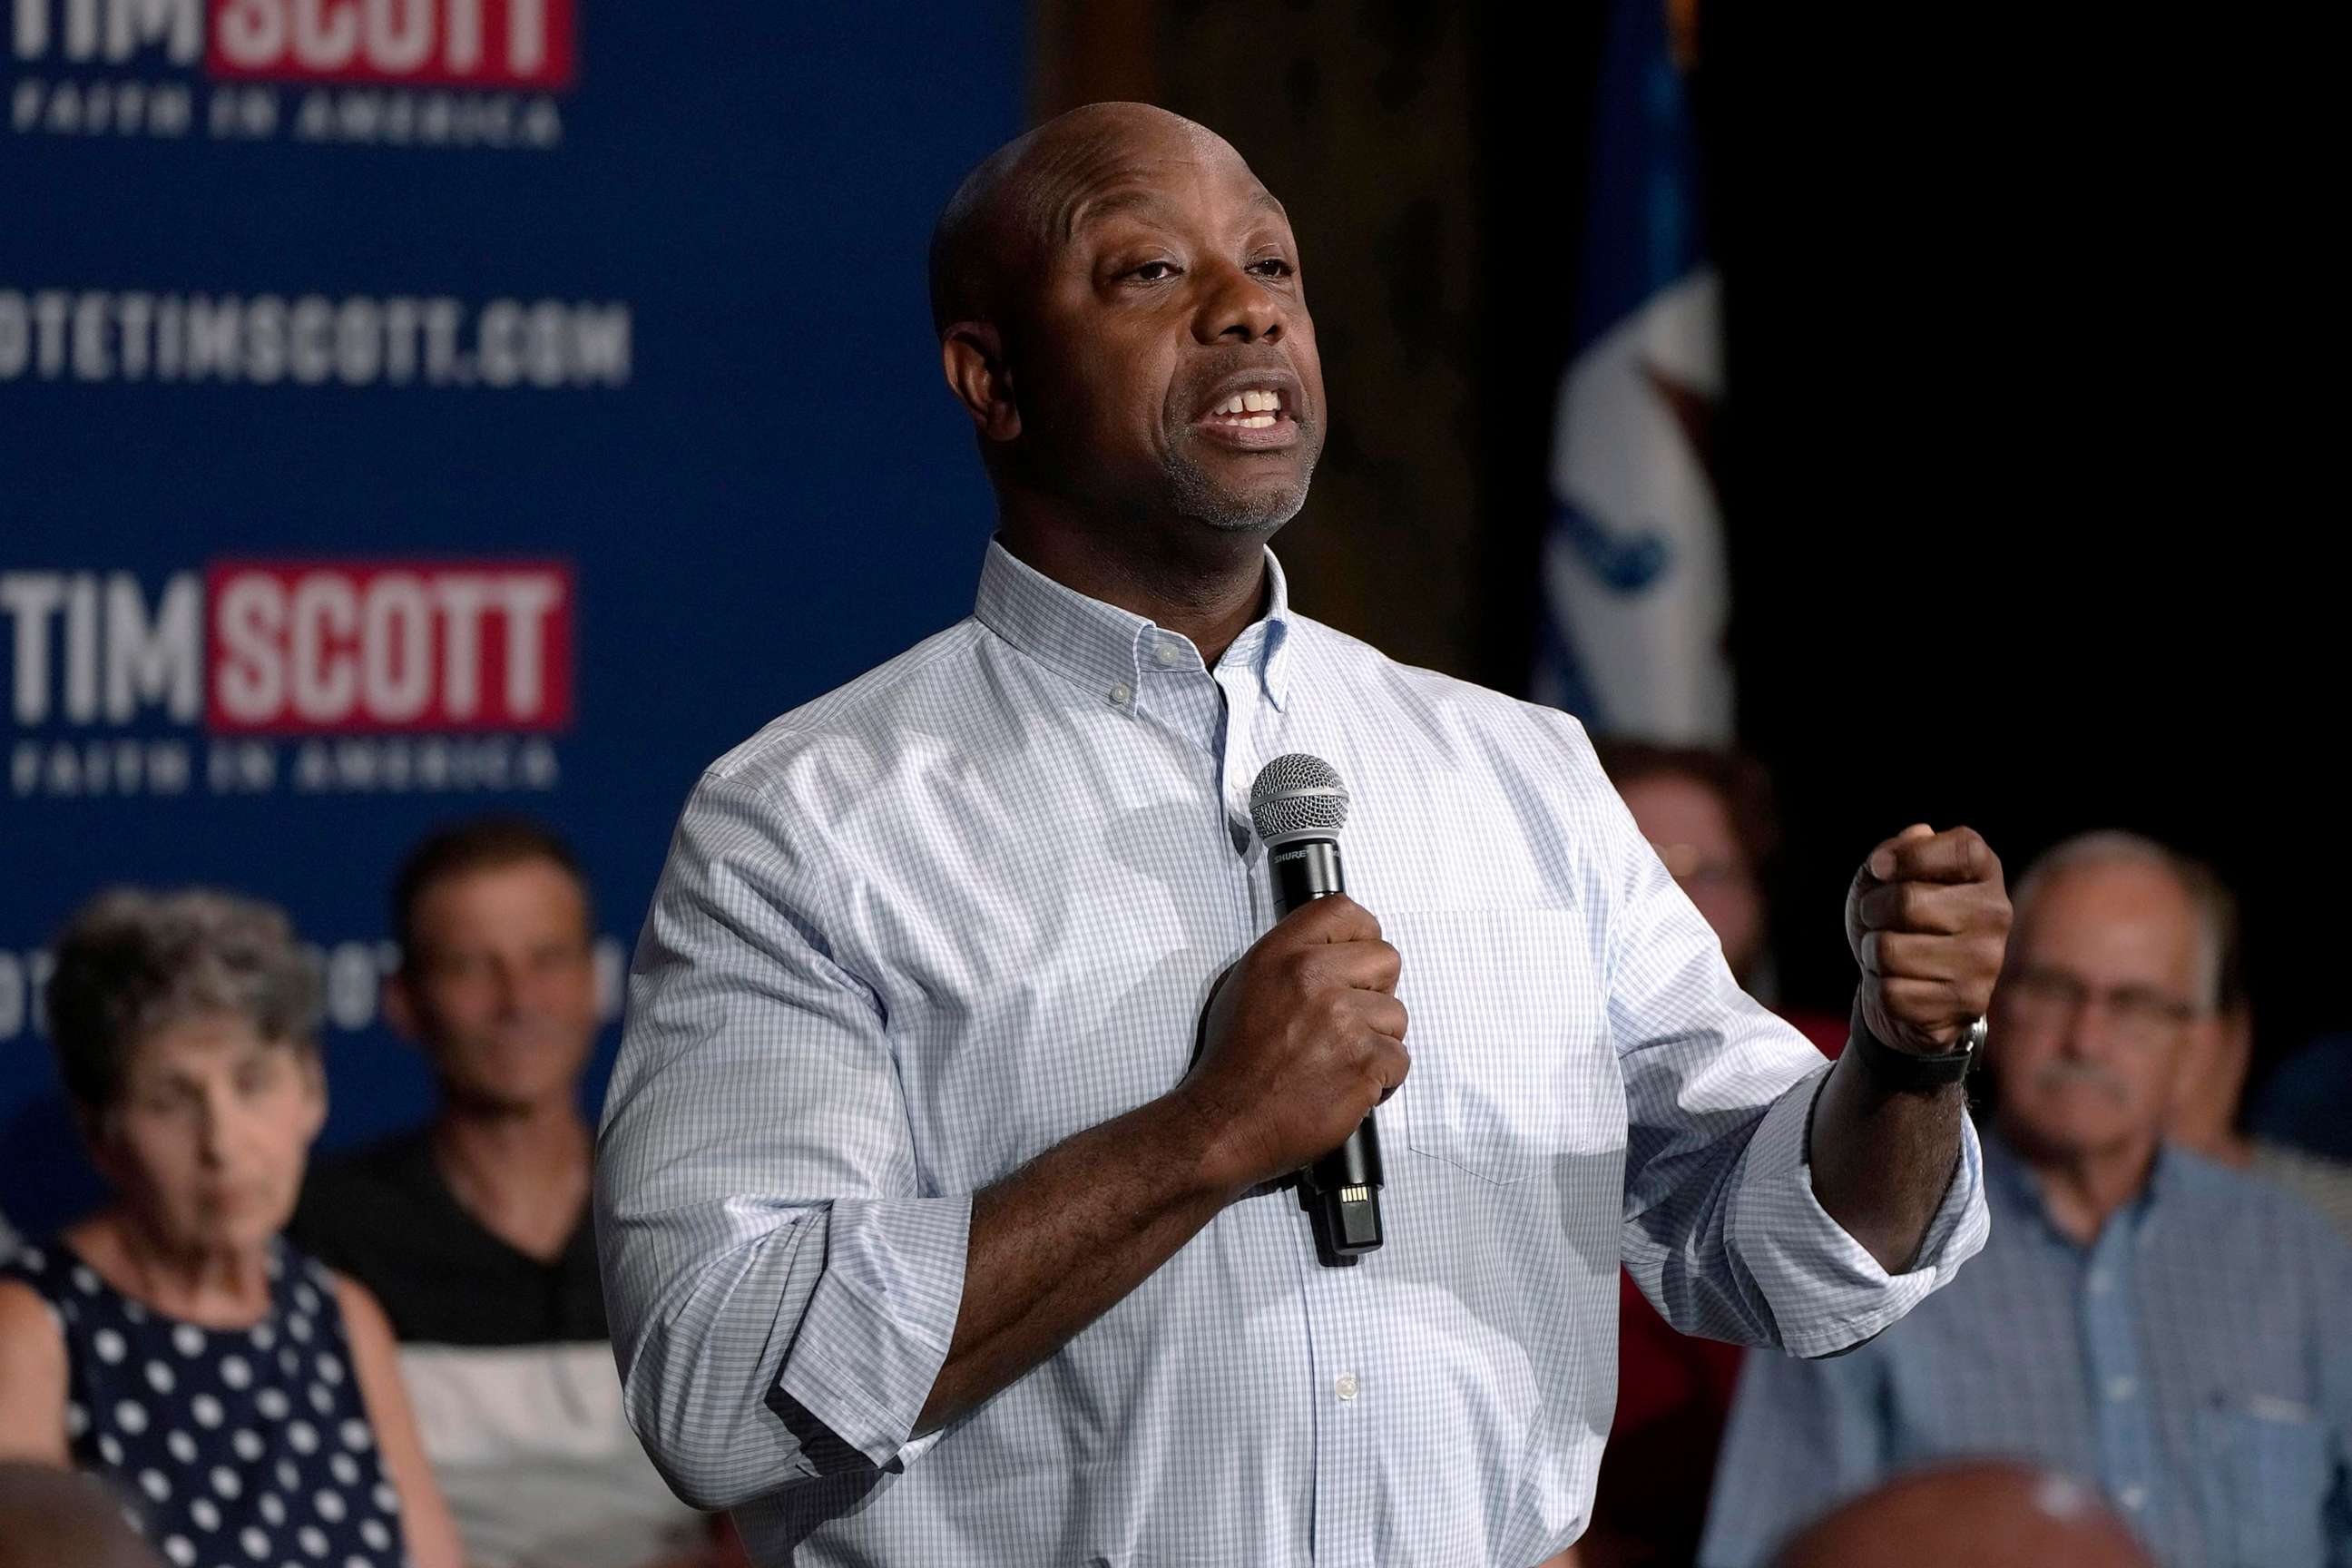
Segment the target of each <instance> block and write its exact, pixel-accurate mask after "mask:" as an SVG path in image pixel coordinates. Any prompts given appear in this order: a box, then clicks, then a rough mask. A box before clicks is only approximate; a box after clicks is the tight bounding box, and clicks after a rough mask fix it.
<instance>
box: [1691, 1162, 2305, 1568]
mask: <svg viewBox="0 0 2352 1568" xmlns="http://www.w3.org/2000/svg"><path fill="white" fill-rule="evenodd" d="M1985 1165H1986V1172H1987V1175H1986V1181H1987V1184H1988V1185H1989V1186H1990V1189H1991V1202H1992V1212H1993V1239H1992V1243H1991V1245H1990V1246H1989V1247H1986V1248H1985V1252H1984V1256H1983V1257H1981V1258H1978V1259H1977V1260H1976V1261H1975V1262H1974V1263H1972V1264H1970V1265H1969V1269H1968V1275H1967V1278H1965V1279H1961V1280H1960V1281H1959V1282H1958V1284H1956V1285H1955V1286H1954V1287H1953V1288H1952V1289H1949V1290H1948V1291H1945V1292H1944V1293H1942V1294H1941V1295H1939V1296H1937V1298H1936V1300H1933V1301H1930V1302H1927V1304H1926V1305H1924V1306H1923V1307H1922V1308H1921V1309H1920V1310H1918V1311H1917V1312H1916V1313H1914V1314H1912V1316H1911V1317H1910V1318H1909V1319H1908V1320H1907V1321H1905V1322H1903V1323H1901V1324H1899V1325H1897V1326H1896V1327H1895V1328H1894V1329H1892V1330H1890V1331H1887V1332H1886V1333H1885V1335H1884V1336H1882V1337H1881V1338H1879V1339H1878V1340H1876V1341H1874V1342H1872V1343H1871V1344H1869V1345H1866V1346H1864V1348H1863V1349H1861V1350H1859V1351H1856V1352H1854V1353H1853V1354H1852V1355H1850V1356H1843V1357H1841V1358H1839V1359H1837V1360H1835V1361H1822V1362H1792V1361H1790V1360H1789V1359H1788V1358H1786V1357H1784V1356H1750V1357H1748V1365H1747V1367H1746V1369H1745V1370H1744V1371H1743V1373H1742V1374H1741V1378H1740V1384H1739V1395H1738V1402H1737V1403H1736V1404H1735V1405H1734V1406H1733V1411H1732V1418H1731V1427H1730V1430H1729V1432H1728V1433H1727V1436H1726V1437H1725V1439H1724V1447H1723V1454H1722V1458H1721V1461H1720V1463H1719V1464H1718V1465H1717V1469H1716V1485H1715V1500H1714V1504H1713V1506H1712V1508H1711V1509H1710V1510H1709V1511H1708V1517H1707V1531H1706V1545H1705V1546H1704V1548H1703V1549H1702V1550H1701V1552H1700V1553H1699V1561H1700V1562H1701V1563H1705V1564H1707V1565H1708V1568H1748V1565H1749V1564H1753V1563H1761V1562H1763V1561H1764V1560H1765V1559H1766V1558H1767V1556H1768V1555H1769V1553H1770V1552H1771V1551H1772V1550H1773V1548H1774V1545H1775V1543H1776V1542H1778V1541H1779V1540H1780V1538H1781V1537H1782V1536H1784V1535H1785V1534H1787V1533H1788V1532H1790V1531H1792V1530H1794V1529H1795V1528H1796V1527H1797V1526H1799V1525H1801V1524H1802V1523H1803V1522H1804V1521H1806V1520H1807V1519H1809V1518H1811V1516H1812V1515H1814V1514H1816V1513H1819V1512H1822V1511H1824V1510H1827V1509H1828V1508H1829V1507H1830V1506H1831V1505H1832V1504H1833V1503H1835V1502H1837V1501H1838V1500H1840V1499H1842V1498H1844V1497H1846V1496H1848V1495H1850V1494H1852V1493H1854V1492H1857V1491H1861V1490H1863V1489H1865V1488H1867V1487H1869V1486H1870V1485H1871V1484H1872V1483H1873V1482H1874V1481H1876V1480H1878V1479H1882V1478H1883V1477H1884V1476H1885V1475H1886V1474H1888V1473H1889V1472H1890V1471H1893V1470H1895V1469H1898V1468H1904V1467H1906V1466H1911V1465H1916V1464H1919V1463H1923V1462H1927V1461H1930V1460H1936V1459H1948V1458H1961V1457H1963V1456H1969V1457H1974V1456H1987V1455H2011V1456H2016V1457H2020V1458H2028V1459H2032V1460H2034V1461H2036V1462H2039V1463H2042V1464H2047V1465H2050V1466H2053V1467H2055V1468H2058V1469H2061V1470H2063V1471H2066V1472H2068V1473H2070V1474H2073V1475H2075V1476H2078V1477H2080V1478H2082V1479H2084V1480H2085V1481H2087V1482H2090V1483H2093V1484H2095V1485H2096V1486H2098V1487H2099V1488H2100V1489H2102V1490H2103V1491H2104V1492H2105V1494H2106V1496H2107V1498H2108V1500H2109V1501H2111V1502H2112V1503H2113V1504H2115V1506H2116V1508H2117V1510H2119V1511H2121V1512H2122V1513H2123V1514H2124V1516H2125V1517H2126V1519H2127V1520H2129V1521H2131V1523H2132V1524H2133V1525H2134V1526H2135V1527H2136V1528H2137V1530H2138V1531H2139V1533H2140V1535H2141V1537H2142V1539H2144V1540H2145V1541H2146V1542H2147V1545H2148V1547H2149V1548H2150V1549H2151V1550H2152V1551H2153V1552H2155V1554H2156V1556H2157V1559H2158V1562H2160V1563H2164V1564H2166V1565H2167V1568H2319V1565H2321V1564H2323V1563H2325V1564H2327V1565H2329V1568H2347V1564H2352V1513H2347V1505H2352V1492H2348V1491H2347V1488H2352V1250H2347V1248H2346V1247H2345V1246H2344V1245H2343V1243H2341V1242H2340V1241H2338V1240H2337V1239H2336V1237H2334V1236H2333V1235H2332V1234H2330V1233H2329V1231H2328V1229H2327V1227H2326V1223H2325V1222H2324V1221H2322V1220H2321V1219H2320V1218H2319V1216H2318V1215H2315V1214H2314V1213H2312V1212H2311V1211H2309V1210H2308V1209H2306V1208H2305V1206H2304V1205H2302V1204H2301V1203H2300V1202H2298V1201H2297V1200H2296V1199H2295V1198H2294V1197H2293V1196H2292V1195H2291V1194H2287V1193H2285V1192H2284V1191H2281V1190H2279V1189H2278V1188H2275V1187H2273V1186H2272V1185H2271V1184H2269V1183H2267V1182H2263V1181H2261V1180H2258V1179H2256V1178H2254V1177H2252V1176H2248V1175H2242V1174H2241V1173H2237V1172H2235V1171H2231V1170H2228V1169H2226V1168H2225V1167H2223V1166H2221V1165H2216V1164H2213V1163H2210V1162H2209V1161H2206V1160H2201V1159H2200V1158H2198V1157H2197V1156H2196V1155H2194V1154H2191V1153H2188V1152H2184V1151H2181V1150H2177V1149H2168V1150H2166V1151H2165V1152H2163V1153H2162V1154H2161V1155H2160V1156H2159V1157H2158V1162H2157V1165H2156V1169H2155V1171H2154V1173H2152V1176H2151V1179H2150V1181H2149V1184H2148V1186H2147V1191H2146V1192H2145V1193H2144V1194H2142V1196H2141V1198H2140V1200H2139V1201H2138V1202H2137V1203H2134V1204H2131V1205H2127V1206H2126V1207H2125V1208H2123V1209H2120V1210H2118V1211H2116V1214H2114V1215H2111V1216H2110V1217H2109V1218H2108V1220H2107V1222H2106V1225H2105V1226H2104V1227H2103V1228H2102V1229H2101V1230H2100V1232H2099V1234H2098V1236H2097V1237H2096V1238H2095V1240H2094V1241H2093V1243H2092V1245H2091V1246H2089V1247H2082V1246H2079V1245H2077V1244H2076V1243H2075V1242H2074V1240H2073V1239H2072V1238H2071V1237H2067V1236H2066V1235H2065V1234H2064V1233H2063V1232H2061V1231H2060V1230H2059V1229H2058V1228H2057V1227H2056V1226H2053V1224H2052V1223H2051V1221H2050V1218H2049V1214H2048V1211H2047V1209H2045V1208H2044V1207H2043V1205H2042V1197H2041V1194H2040V1192H2039V1190H2038V1189H2037V1188H2036V1187H2035V1185H2034V1183H2033V1178H2032V1174H2031V1173H2030V1172H2029V1171H2028V1169H2027V1168H2026V1166H2025V1164H2024V1163H2023V1162H2021V1160H2019V1159H2018V1157H2017V1156H2016V1154H2015V1153H2014V1152H2011V1150H2009V1148H2008V1147H2007V1146H2006V1145H2004V1144H2003V1143H2002V1142H2000V1140H1999V1139H1998V1138H1993V1139H1989V1140H1987V1142H1986V1145H1985ZM1958 1527H1959V1525H1958V1522H1957V1521H1956V1528H1958Z"/></svg>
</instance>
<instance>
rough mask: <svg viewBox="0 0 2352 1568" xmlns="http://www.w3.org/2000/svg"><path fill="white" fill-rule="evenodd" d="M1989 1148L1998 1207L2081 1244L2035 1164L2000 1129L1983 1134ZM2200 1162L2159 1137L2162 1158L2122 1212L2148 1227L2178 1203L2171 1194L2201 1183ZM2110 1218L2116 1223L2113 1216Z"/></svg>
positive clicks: (1989, 1192)
mask: <svg viewBox="0 0 2352 1568" xmlns="http://www.w3.org/2000/svg"><path fill="white" fill-rule="evenodd" d="M1979 1142H1980V1143H1981V1145H1982V1147H1983V1150H1984V1163H1985V1175H1986V1183H1985V1187H1986V1196H1987V1197H1988V1198H1989V1199H1990V1201H1991V1203H1992V1205H1993V1206H1994V1207H1995V1208H1996V1209H2001V1210H2006V1211H2007V1212H2008V1213H2010V1214H2011V1215H2021V1216H2026V1217H2030V1218H2031V1219H2032V1222H2033V1223H2034V1224H2037V1225H2039V1226H2042V1228H2043V1229H2044V1230H2046V1231H2048V1232H2049V1234H2050V1235H2051V1236H2053V1237H2056V1238H2058V1239H2059V1240H2062V1241H2063V1242H2065V1243H2066V1244H2067V1245H2068V1246H2069V1247H2073V1246H2075V1245H2076V1243H2075V1242H2074V1238H2073V1237H2070V1236H2068V1235H2067V1234H2066V1233H2065V1232H2064V1231H2063V1230H2060V1229H2059V1228H2058V1226H2057V1225H2056V1224H2055V1222H2053V1220H2052V1219H2051V1217H2050V1205H2049V1203H2048V1202H2047V1200H2045V1199H2044V1198H2043V1196H2042V1184H2041V1183H2040V1182H2039V1181H2037V1180H2036V1179H2035V1178H2034V1174H2033V1167H2032V1165H2030V1164H2028V1163H2026V1161H2025V1156H2024V1155H2022V1154H2021V1153H2019V1152H2017V1150H2016V1148H2015V1147H2014V1146H2013V1145H2012V1144H2011V1143H2010V1142H2009V1141H2008V1140H2007V1139H2005V1138H2003V1137H2001V1135H2000V1131H1998V1130H1997V1129H1996V1130H1994V1131H1990V1132H1986V1133H1984V1134H1983V1135H1982V1137H1981V1138H1980V1139H1979ZM2196 1164H2197V1162H2196V1161H2195V1160H2194V1159H2193V1158H2192V1157H2190V1156H2189V1155H2185V1154H2183V1153H2182V1152H2180V1151H2179V1150H2178V1149H2175V1148H2174V1147H2173V1146H2172V1145H2171V1144H2170V1143H2159V1144H2158V1145H2157V1149H2156V1159H2155V1161H2154V1162H2153V1163H2150V1164H2149V1166H2148V1170H2147V1181H2146V1182H2145V1183H2143V1184H2141V1186H2140V1190H2139V1192H2138V1193H2137V1194H2136V1195H2135V1196H2134V1197H2133V1198H2132V1200H2131V1202H2130V1203H2128V1204H2126V1205H2125V1206H2124V1209H2123V1211H2122V1217H2123V1218H2124V1219H2125V1220H2126V1222H2127V1223H2128V1224H2129V1225H2130V1226H2131V1227H2132V1228H2133V1229H2134V1230H2142V1229H2145V1228H2146V1227H2147V1224H2148V1222H2149V1220H2150V1219H2151V1218H2153V1217H2154V1215H2155V1214H2156V1212H2157V1208H2158V1205H2159V1204H2164V1205H2166V1206H2174V1205H2172V1204H2171V1203H2170V1201H2169V1200H2171V1199H2174V1198H2176V1197H2179V1196H2180V1195H2181V1194H2185V1193H2186V1192H2188V1191H2189V1190H2190V1189H2191V1188H2193V1187H2194V1186H2195V1185H2196V1184H2197V1178H2198V1176H2199V1174H2200V1173H2199V1172H2198V1171H2197V1170H2196V1169H2195V1168H2194V1167H2195V1166H2196ZM2109 1223H2110V1224H2112V1223H2114V1222H2113V1221H2112V1220H2111V1221H2110V1222H2109Z"/></svg>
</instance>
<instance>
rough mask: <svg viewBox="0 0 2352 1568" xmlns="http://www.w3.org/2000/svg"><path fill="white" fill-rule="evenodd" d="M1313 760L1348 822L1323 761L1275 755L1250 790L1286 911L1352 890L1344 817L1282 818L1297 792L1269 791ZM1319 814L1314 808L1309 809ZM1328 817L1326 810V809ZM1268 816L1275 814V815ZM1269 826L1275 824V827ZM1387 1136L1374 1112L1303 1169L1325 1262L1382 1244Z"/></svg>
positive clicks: (1278, 903) (1301, 1192) (1340, 790)
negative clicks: (1343, 847)
mask: <svg viewBox="0 0 2352 1568" xmlns="http://www.w3.org/2000/svg"><path fill="white" fill-rule="evenodd" d="M1300 763H1313V764H1314V767H1315V768H1317V769H1319V770H1320V771H1321V775H1323V776H1328V785H1327V786H1323V787H1322V788H1319V789H1317V790H1315V791H1313V792H1312V793H1316V794H1327V793H1328V794H1331V795H1337V797H1338V799H1339V803H1340V804H1339V809H1338V812H1337V816H1338V818H1339V820H1345V815H1346V805H1345V802H1346V798H1347V796H1346V791H1345V789H1344V787H1343V786H1341V785H1340V784H1339V776H1338V774H1336V773H1332V772H1331V769H1330V765H1329V764H1328V763H1323V762H1321V761H1320V760H1319V759H1316V758H1312V757H1306V756H1291V757H1280V758H1276V760H1275V761H1274V762H1272V763H1267V764H1266V766H1265V770H1264V771H1263V772H1261V773H1259V775H1258V782H1257V784H1256V786H1255V788H1254V789H1253V790H1252V791H1251V795H1252V815H1253V816H1255V817H1256V818H1257V820H1258V826H1259V832H1260V836H1261V837H1264V838H1265V840H1266V857H1265V858H1266V871H1267V874H1268V875H1269V876H1270V877H1271V878H1272V879H1273V882H1274V902H1275V907H1276V910H1278V911H1279V912H1280V913H1281V914H1285V915H1286V914H1288V913H1290V912H1291V911H1292V910H1296V909H1298V908H1301V907H1302V906H1304V905H1306V904H1308V903H1312V902H1313V901H1314V900H1317V899H1324V898H1328V897H1330V896H1331V895H1332V894H1334V893H1344V892H1346V891H1347V890H1348V882H1347V878H1346V875H1345V874H1344V873H1343V872H1342V870H1341V869H1340V865H1339V837H1338V831H1339V821H1328V826H1327V825H1326V823H1325V822H1319V821H1318V822H1315V823H1313V824H1311V825H1310V824H1303V823H1297V822H1295V821H1294V822H1292V823H1284V822H1282V821H1281V820H1280V816H1281V813H1280V807H1281V805H1282V804H1283V802H1284V801H1285V799H1286V798H1288V797H1289V796H1291V795H1297V794H1303V793H1309V792H1306V791H1299V790H1288V791H1284V790H1279V789H1273V790H1270V789H1269V787H1268V785H1269V781H1273V780H1277V777H1278V775H1277V772H1276V770H1278V769H1283V768H1284V767H1285V764H1292V767H1291V770H1290V773H1291V780H1292V782H1294V783H1295V782H1296V780H1297V774H1298V771H1299V770H1298V769H1297V764H1300ZM1268 801H1270V802H1272V804H1273V806H1274V810H1273V811H1272V812H1269V811H1268V810H1266V809H1261V802H1268ZM1309 815H1315V814H1309ZM1322 815H1324V816H1327V817H1328V815H1329V814H1328V813H1325V814H1322ZM1269 816H1272V817H1273V818H1274V820H1272V821H1269ZM1269 826H1272V827H1274V828H1275V829H1276V830H1275V831H1272V832H1269V831H1267V829H1268V828H1269ZM1383 1179H1384V1178H1383V1176H1382V1173H1381V1135H1380V1130H1379V1128H1378V1127H1376V1126H1375V1125H1374V1124H1373V1119H1372V1117H1371V1116H1370V1114H1369V1113H1368V1114H1366V1116H1365V1117H1364V1120H1363V1121H1361V1122H1360V1123H1359V1124H1358V1126H1357V1128H1356V1130H1355V1131H1353V1132H1350V1133H1349V1134H1348V1138H1347V1141H1346V1142H1343V1143H1341V1144H1340V1145H1339V1147H1338V1148H1337V1149H1334V1150H1332V1151H1331V1152H1329V1153H1328V1154H1326V1155H1324V1156H1323V1157H1322V1158H1321V1159H1319V1160H1317V1161H1316V1162H1315V1163H1312V1164H1310V1165H1308V1166H1307V1167H1306V1168H1305V1169H1304V1170H1302V1171H1300V1172H1299V1173H1298V1206H1299V1207H1300V1208H1302V1209H1305V1210H1306V1211H1307V1219H1308V1222H1309V1224H1310V1225H1311V1226H1312V1227H1313V1229H1314V1232H1315V1252H1316V1257H1317V1258H1318V1260H1319V1261H1320V1262H1321V1263H1322V1264H1323V1266H1324V1267H1325V1268H1353V1267H1354V1266H1355V1262H1356V1259H1357V1258H1360V1257H1362V1256H1363V1255H1364V1254H1365V1253H1367V1252H1370V1251H1373V1250H1374V1249H1376V1248H1377V1247H1379V1246H1380V1245H1381V1197H1380V1194H1381V1185H1382V1184H1383Z"/></svg>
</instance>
